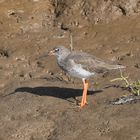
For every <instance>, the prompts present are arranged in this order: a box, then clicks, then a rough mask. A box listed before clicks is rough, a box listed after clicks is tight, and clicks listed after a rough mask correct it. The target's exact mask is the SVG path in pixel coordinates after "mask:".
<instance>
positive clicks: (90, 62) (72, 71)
mask: <svg viewBox="0 0 140 140" xmlns="http://www.w3.org/2000/svg"><path fill="white" fill-rule="evenodd" d="M49 55H55V56H56V59H57V63H58V66H59V67H60V68H61V69H62V70H64V71H65V72H66V73H68V74H69V75H71V76H74V77H77V78H81V79H82V81H83V95H82V100H81V103H80V107H83V106H84V105H85V104H86V103H87V98H86V96H87V90H88V80H89V78H90V77H92V76H94V75H96V74H99V73H104V72H106V71H108V70H112V69H121V68H125V67H124V66H122V65H114V64H111V63H108V62H105V61H104V60H101V59H99V58H97V57H95V56H93V55H90V54H87V53H84V52H78V51H77V52H76V51H70V50H69V49H67V48H65V47H64V46H57V47H55V48H54V49H53V50H52V51H50V52H49Z"/></svg>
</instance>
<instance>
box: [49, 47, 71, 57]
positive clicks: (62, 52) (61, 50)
mask: <svg viewBox="0 0 140 140" xmlns="http://www.w3.org/2000/svg"><path fill="white" fill-rule="evenodd" d="M69 53H70V50H68V49H67V48H65V47H64V46H57V47H55V48H53V50H51V51H50V52H49V53H48V55H55V56H56V57H57V58H64V57H65V56H67V55H68V54H69Z"/></svg>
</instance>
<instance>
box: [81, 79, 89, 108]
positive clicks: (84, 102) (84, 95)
mask: <svg viewBox="0 0 140 140" xmlns="http://www.w3.org/2000/svg"><path fill="white" fill-rule="evenodd" d="M87 90H88V81H87V80H85V79H83V95H82V100H81V104H80V107H81V108H82V107H83V106H84V105H85V104H86V103H87Z"/></svg>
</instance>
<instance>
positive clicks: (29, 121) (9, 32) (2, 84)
mask: <svg viewBox="0 0 140 140" xmlns="http://www.w3.org/2000/svg"><path fill="white" fill-rule="evenodd" d="M139 13H140V12H139V1H138V0H135V1H131V0H130V1H129V2H128V1H126V0H125V1H121V0H119V1H116V0H114V1H109V0H108V1H105V0H102V1H100V2H98V1H94V2H93V1H92V0H88V1H84V0H77V1H74V0H72V1H68V0H66V1H63V0H62V1H59V0H58V1H56V0H51V1H49V0H46V1H45V0H21V1H20V2H19V1H18V0H15V1H12V0H7V1H6V0H0V32H1V34H0V140H138V139H140V117H139V116H140V103H139V102H137V103H132V104H124V105H110V104H108V102H109V101H111V100H113V99H115V98H119V97H121V96H122V95H130V92H129V91H127V90H123V89H121V88H119V87H118V88H117V87H115V86H110V87H109V88H105V89H104V90H102V89H103V88H104V87H105V86H107V85H110V84H121V82H117V83H110V80H111V79H114V78H116V77H119V76H120V74H119V71H115V72H110V73H109V74H108V75H105V76H98V77H95V78H93V79H91V80H90V87H89V91H88V105H87V106H85V107H84V108H83V109H80V108H78V107H77V106H76V101H75V97H77V99H78V100H80V99H81V94H82V82H81V80H80V79H74V78H72V77H69V76H67V75H65V73H64V72H62V71H61V70H60V68H59V67H58V66H57V64H56V60H55V58H53V57H46V58H42V59H40V56H42V55H44V54H46V53H47V52H48V51H49V50H51V49H52V48H53V47H54V46H56V45H65V46H66V47H68V48H70V43H71V39H70V35H72V41H73V48H74V49H75V50H82V51H84V52H87V53H90V54H92V55H95V56H97V57H100V58H102V59H105V60H109V61H114V62H116V63H119V64H122V65H124V66H126V69H125V70H123V74H124V75H126V76H127V75H128V76H129V79H130V80H132V81H135V80H138V79H140V78H139V77H140V46H139V44H140V15H139ZM96 82H97V83H98V85H97V84H96Z"/></svg>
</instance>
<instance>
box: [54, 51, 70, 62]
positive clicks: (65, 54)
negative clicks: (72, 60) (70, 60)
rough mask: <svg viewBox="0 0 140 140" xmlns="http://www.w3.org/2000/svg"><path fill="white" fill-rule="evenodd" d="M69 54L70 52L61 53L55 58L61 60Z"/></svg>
mask: <svg viewBox="0 0 140 140" xmlns="http://www.w3.org/2000/svg"><path fill="white" fill-rule="evenodd" d="M69 54H70V52H67V53H64V54H61V55H59V56H57V60H58V61H62V60H64V59H66V57H67V56H68V55H69Z"/></svg>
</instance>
